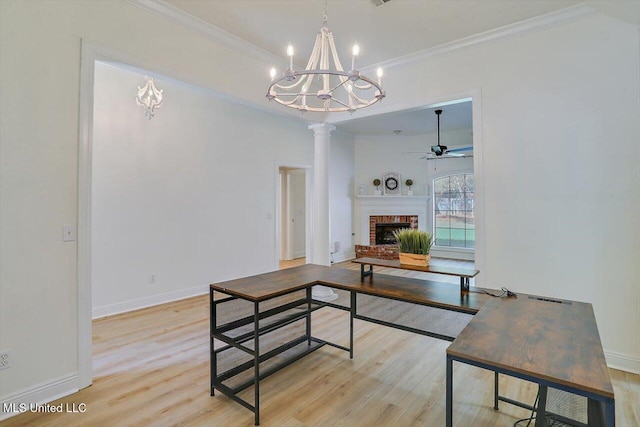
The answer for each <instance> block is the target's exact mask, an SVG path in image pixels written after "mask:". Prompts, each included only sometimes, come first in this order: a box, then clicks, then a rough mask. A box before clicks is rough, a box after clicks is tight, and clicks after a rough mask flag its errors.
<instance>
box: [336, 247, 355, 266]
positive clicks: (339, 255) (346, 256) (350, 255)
mask: <svg viewBox="0 0 640 427" xmlns="http://www.w3.org/2000/svg"><path fill="white" fill-rule="evenodd" d="M355 257H356V252H355V250H353V251H349V252H336V253H334V254H333V263H334V264H337V263H339V262H344V261H349V260H350V259H354V258H355Z"/></svg>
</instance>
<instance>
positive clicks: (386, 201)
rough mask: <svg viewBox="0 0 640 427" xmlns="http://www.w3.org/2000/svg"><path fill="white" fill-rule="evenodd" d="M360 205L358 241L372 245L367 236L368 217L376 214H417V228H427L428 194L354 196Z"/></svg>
mask: <svg viewBox="0 0 640 427" xmlns="http://www.w3.org/2000/svg"><path fill="white" fill-rule="evenodd" d="M356 197H357V200H358V204H359V207H360V215H359V218H360V236H359V237H360V243H359V244H361V245H374V244H375V242H370V241H369V240H370V238H369V217H371V216H376V215H417V216H418V229H419V230H428V227H427V223H428V221H429V216H428V209H427V205H428V202H429V197H428V196H356Z"/></svg>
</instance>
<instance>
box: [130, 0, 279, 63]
mask: <svg viewBox="0 0 640 427" xmlns="http://www.w3.org/2000/svg"><path fill="white" fill-rule="evenodd" d="M127 1H128V2H129V3H130V4H132V5H134V6H137V7H139V8H141V9H144V10H146V11H149V12H153V13H155V14H157V15H160V16H163V17H165V18H168V19H170V20H172V21H174V22H176V23H178V24H180V25H182V26H184V27H186V28H188V29H190V30H192V31H195V32H196V33H199V34H201V35H204V36H205V37H208V38H209V39H211V40H214V41H216V42H218V43H220V44H222V45H223V46H225V47H227V48H229V49H231V50H234V51H236V52H241V53H243V54H246V55H248V56H251V57H253V58H256V59H259V60H261V61H263V62H266V63H268V64H273V65H276V64H278V65H279V64H283V63H286V62H285V59H283V58H281V57H279V56H277V55H274V54H272V53H271V52H269V51H267V50H264V49H262V48H260V47H258V46H256V45H254V44H251V43H249V42H248V41H246V40H244V39H241V38H240V37H238V36H235V35H233V34H231V33H229V32H227V31H225V30H223V29H222V28H219V27H216V26H215V25H213V24H210V23H208V22H206V21H204V20H202V19H200V18H198V17H196V16H193V15H191V14H189V13H187V12H185V11H183V10H182V9H179V8H177V7H175V6H173V5H171V4H169V3H167V2H165V1H164V0H127Z"/></svg>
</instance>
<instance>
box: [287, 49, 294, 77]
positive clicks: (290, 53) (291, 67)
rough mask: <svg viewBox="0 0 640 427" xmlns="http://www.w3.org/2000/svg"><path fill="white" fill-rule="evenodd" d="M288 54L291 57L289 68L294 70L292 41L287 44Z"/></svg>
mask: <svg viewBox="0 0 640 427" xmlns="http://www.w3.org/2000/svg"><path fill="white" fill-rule="evenodd" d="M287 56H288V57H289V69H290V70H293V45H292V44H291V43H289V46H287Z"/></svg>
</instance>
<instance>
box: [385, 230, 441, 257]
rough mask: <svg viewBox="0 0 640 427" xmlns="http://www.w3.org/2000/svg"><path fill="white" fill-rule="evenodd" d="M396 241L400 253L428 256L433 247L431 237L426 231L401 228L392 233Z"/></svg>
mask: <svg viewBox="0 0 640 427" xmlns="http://www.w3.org/2000/svg"><path fill="white" fill-rule="evenodd" d="M393 236H394V237H395V238H396V240H397V241H398V245H399V246H400V252H404V253H409V254H422V255H429V251H430V250H431V247H432V246H433V242H434V239H433V236H432V235H431V233H429V232H428V231H423V230H415V229H413V228H402V229H399V230H396V231H394V232H393Z"/></svg>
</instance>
